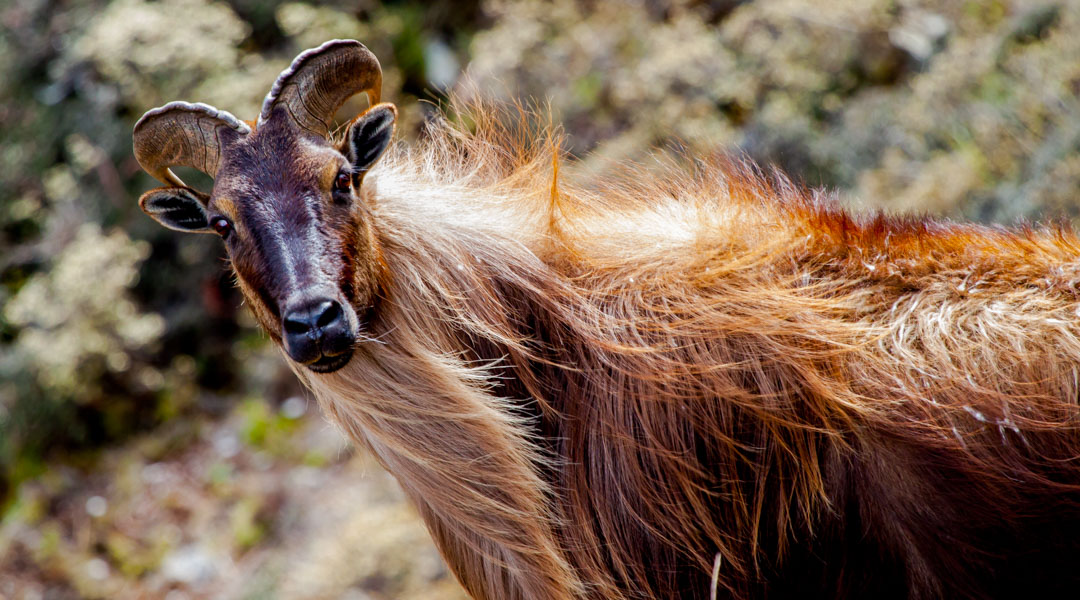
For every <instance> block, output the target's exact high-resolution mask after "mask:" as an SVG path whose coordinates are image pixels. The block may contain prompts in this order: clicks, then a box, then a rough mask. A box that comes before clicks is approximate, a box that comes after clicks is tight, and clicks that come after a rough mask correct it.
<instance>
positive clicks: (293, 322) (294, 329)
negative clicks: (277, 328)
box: [284, 313, 311, 335]
mask: <svg viewBox="0 0 1080 600" xmlns="http://www.w3.org/2000/svg"><path fill="white" fill-rule="evenodd" d="M306 317H307V315H305V314H297V313H290V314H288V315H286V316H285V323H284V327H285V333H288V334H290V335H300V334H304V333H307V332H308V331H310V330H311V325H310V322H309V321H308V319H307V318H306Z"/></svg>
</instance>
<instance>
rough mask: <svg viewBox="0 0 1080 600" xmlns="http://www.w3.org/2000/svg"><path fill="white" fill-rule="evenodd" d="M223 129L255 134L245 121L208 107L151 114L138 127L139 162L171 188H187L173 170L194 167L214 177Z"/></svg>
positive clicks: (169, 107) (170, 107) (171, 107)
mask: <svg viewBox="0 0 1080 600" xmlns="http://www.w3.org/2000/svg"><path fill="white" fill-rule="evenodd" d="M223 127H227V128H229V129H232V130H234V131H236V132H238V133H240V134H247V133H250V132H251V128H250V127H248V125H247V124H246V123H244V122H243V121H241V120H239V119H237V118H236V117H234V116H232V115H231V114H229V113H227V112H225V111H223V110H218V109H216V108H214V107H213V106H209V105H207V104H202V103H198V104H191V103H189V102H170V103H168V104H166V105H165V106H162V107H159V108H155V109H153V110H148V111H146V114H144V115H143V116H142V118H141V119H139V122H138V123H135V131H134V133H133V138H134V140H133V141H134V145H135V160H137V161H139V166H141V167H142V168H143V170H144V171H146V172H147V173H149V174H151V175H153V176H154V178H155V179H157V180H158V181H161V182H163V183H166V184H169V185H179V186H183V185H184V182H183V181H181V180H180V178H179V177H177V176H176V174H175V173H173V172H172V170H171V169H169V167H174V166H179V167H194V168H196V169H198V170H200V171H202V172H203V173H206V174H207V175H209V176H211V177H214V176H215V175H217V169H218V163H219V162H220V160H221V145H222V144H221V141H220V140H219V139H218V132H219V131H220V130H221V128H223ZM185 187H186V186H185Z"/></svg>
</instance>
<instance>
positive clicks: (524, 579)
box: [297, 104, 1080, 600]
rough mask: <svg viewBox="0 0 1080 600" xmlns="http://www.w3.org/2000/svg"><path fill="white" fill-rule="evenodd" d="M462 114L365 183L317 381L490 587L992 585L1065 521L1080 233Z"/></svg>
mask: <svg viewBox="0 0 1080 600" xmlns="http://www.w3.org/2000/svg"><path fill="white" fill-rule="evenodd" d="M451 110H452V112H455V113H456V116H457V118H456V119H455V121H454V122H451V121H449V120H446V119H441V120H436V121H433V122H431V123H430V124H429V125H428V126H427V128H426V130H425V132H424V135H423V136H422V139H421V141H420V142H419V143H418V144H417V145H416V146H413V147H407V146H405V145H403V144H398V145H397V146H395V147H393V148H392V149H391V150H390V151H388V152H387V155H386V156H384V158H383V159H382V160H381V162H380V164H379V165H377V166H376V167H375V169H373V170H372V172H371V174H370V175H369V178H368V179H367V180H366V181H365V191H364V193H365V194H366V195H367V200H368V203H369V205H370V206H371V208H370V211H371V215H370V217H371V219H372V221H373V223H374V226H375V230H376V232H377V233H376V235H377V236H378V244H379V248H380V252H381V256H380V258H379V261H380V264H381V266H382V269H383V271H384V273H383V289H382V290H381V291H380V294H379V296H378V300H377V303H376V305H375V306H374V307H373V310H372V313H373V315H374V317H373V318H372V320H371V322H370V323H369V324H368V325H367V329H366V331H365V332H364V335H365V336H366V339H365V341H364V342H363V343H362V344H361V345H360V347H359V348H358V349H357V354H356V356H355V357H354V359H353V360H352V362H351V363H350V364H349V365H348V366H347V367H346V368H344V369H342V370H341V371H339V372H337V373H334V374H331V375H326V376H314V375H312V374H310V373H308V372H307V371H306V370H304V369H299V368H298V369H297V374H298V375H299V376H300V377H301V378H302V379H304V380H306V382H307V384H308V385H309V386H310V387H311V388H312V389H313V390H314V391H315V393H316V395H317V397H318V398H319V400H320V402H321V404H322V405H323V407H324V408H325V410H326V411H327V412H328V414H329V415H330V416H331V418H332V419H333V420H334V421H335V422H337V423H338V424H339V425H340V426H341V427H342V428H344V429H345V430H346V431H347V432H348V433H349V434H350V435H351V436H352V437H353V438H354V439H358V440H361V441H363V442H364V443H366V444H367V445H368V446H370V447H371V448H372V449H373V450H374V452H375V453H376V454H377V455H378V456H379V457H380V459H381V460H382V461H383V462H384V463H385V465H386V466H387V468H388V469H389V470H390V471H391V472H392V473H394V474H395V475H396V476H397V477H398V479H399V480H400V481H401V483H402V485H403V486H404V488H405V489H406V491H407V492H408V493H409V494H410V496H411V497H412V498H413V500H414V501H415V502H416V503H417V505H418V507H419V510H420V511H421V513H422V514H423V515H424V517H425V520H426V521H427V522H428V524H429V527H430V528H431V530H432V533H433V535H434V537H435V538H436V541H437V543H438V544H439V545H440V547H441V549H442V551H443V553H444V555H446V556H447V558H448V560H449V561H450V564H451V567H452V568H453V569H454V571H455V573H456V574H457V575H458V577H459V579H461V581H462V582H463V584H464V585H465V586H466V588H467V589H468V590H469V592H470V593H472V594H473V595H474V596H475V597H477V598H490V599H504V598H523V599H525V598H528V599H536V600H540V599H545V600H546V599H553V598H583V597H589V598H610V599H616V600H618V599H630V598H679V597H684V596H687V597H689V596H693V597H702V596H704V595H705V594H706V593H707V592H708V590H709V589H710V588H712V587H714V586H715V587H716V588H718V589H719V590H721V591H726V592H727V593H729V594H730V595H731V596H733V597H761V596H765V595H772V596H777V597H783V596H785V595H794V594H796V593H799V591H800V590H806V589H810V590H814V589H821V586H822V585H826V584H827V585H828V586H831V587H828V588H826V589H830V590H832V591H833V594H832V595H833V597H845V596H849V595H850V596H862V595H864V594H865V593H866V592H867V590H869V589H878V588H876V587H868V586H873V585H878V583H877V582H879V581H883V582H885V583H883V584H881V585H882V586H885V585H886V584H888V585H893V586H895V590H902V591H906V593H901V592H897V591H893V592H890V593H895V594H898V595H900V596H906V597H922V598H933V597H984V596H983V594H984V593H985V594H987V595H996V594H1000V593H1004V592H1002V590H1005V591H1009V590H1011V589H1012V588H1010V587H1009V586H1010V585H1012V584H1013V583H1015V582H1014V580H1013V579H1010V576H1009V575H1007V574H1006V573H1004V572H1002V571H999V570H997V565H998V561H1000V560H1001V559H1002V556H999V555H996V554H994V553H995V552H1000V551H1002V549H1004V550H1009V549H1011V548H1015V547H1029V546H1037V545H1038V546H1040V547H1044V548H1050V547H1052V546H1055V544H1056V542H1047V541H1046V539H1042V541H1041V542H1040V541H1038V540H1039V539H1040V537H1039V536H1044V537H1045V536H1051V537H1052V536H1054V535H1063V534H1061V533H1060V532H1059V531H1058V530H1057V528H1058V527H1062V528H1065V530H1066V531H1070V532H1074V531H1076V529H1077V525H1076V523H1075V521H1076V519H1075V517H1073V518H1070V519H1068V520H1067V523H1064V524H1062V523H1058V524H1057V525H1055V523H1056V522H1057V520H1058V517H1059V516H1060V515H1061V514H1062V513H1063V512H1070V511H1071V513H1072V514H1075V513H1076V510H1077V498H1078V497H1080V488H1078V487H1077V486H1078V483H1080V477H1078V473H1080V471H1078V468H1077V466H1076V465H1075V464H1074V461H1075V459H1076V458H1077V456H1080V438H1078V435H1077V402H1076V399H1077V397H1078V393H1080V387H1078V383H1077V382H1078V373H1077V365H1080V330H1078V323H1080V319H1078V317H1080V300H1078V285H1080V272H1078V267H1077V261H1076V256H1077V255H1078V251H1080V245H1078V241H1077V238H1076V236H1075V235H1074V234H1073V233H1072V232H1071V231H1070V230H1068V229H1066V228H1061V227H1059V228H1045V229H1040V228H1026V229H1019V230H1006V229H1003V228H996V227H985V226H978V225H959V224H953V223H949V222H945V221H941V220H935V219H929V218H897V217H890V216H886V215H882V214H878V215H871V216H853V215H851V214H849V213H848V212H847V211H845V210H843V209H841V208H839V207H838V206H837V203H836V202H835V200H834V199H833V198H831V197H829V196H828V195H826V194H823V193H821V192H813V191H808V190H805V189H802V188H800V187H798V186H796V185H794V184H792V183H791V182H789V181H788V180H786V179H784V178H782V177H780V176H777V175H772V176H765V175H764V174H763V173H762V172H761V171H760V170H759V169H757V168H756V167H755V166H753V165H752V164H750V163H749V162H748V161H745V160H734V159H731V158H730V157H726V156H724V155H720V154H718V155H715V156H709V157H705V158H702V159H699V160H694V161H689V160H686V159H684V158H681V157H671V156H667V157H664V156H660V157H659V158H657V160H656V161H655V164H651V165H649V166H648V167H645V166H643V165H639V164H635V165H629V166H622V167H613V168H612V169H611V172H609V173H607V174H599V175H598V174H596V173H592V172H583V171H582V170H581V169H580V168H579V167H577V166H576V165H575V164H574V162H573V161H571V160H567V157H566V156H565V154H564V151H563V149H562V147H563V145H562V141H563V140H562V134H561V132H560V131H559V129H558V128H555V127H552V126H551V125H550V124H547V122H546V121H545V119H543V118H540V119H537V118H536V117H535V116H534V115H533V114H532V113H530V112H529V111H524V110H522V111H518V110H516V109H510V110H506V109H504V108H501V107H498V106H492V105H485V104H476V105H471V106H463V105H461V104H455V105H453V106H452V107H451ZM1074 539H1076V538H1075V536H1074ZM1069 544H1073V545H1075V542H1074V541H1072V540H1070V541H1068V542H1066V541H1062V542H1061V544H1060V545H1061V547H1062V548H1064V547H1066V546H1067V548H1068V551H1064V550H1063V551H1062V552H1061V554H1062V556H1059V557H1057V558H1056V559H1055V558H1047V557H1048V556H1051V554H1052V553H1051V554H1038V555H1037V556H1036V555H1032V557H1031V558H1025V557H1020V558H1016V557H1014V558H1013V560H1012V562H1011V563H1010V564H1012V565H1013V566H1012V567H1011V568H1013V569H1016V570H1017V572H1023V570H1024V569H1029V568H1030V569H1039V570H1045V569H1050V568H1052V567H1053V566H1054V564H1056V563H1053V561H1054V560H1058V561H1062V562H1065V561H1066V559H1068V558H1070V557H1073V556H1075V548H1074V547H1073V546H1072V545H1069ZM1069 552H1073V554H1070V553H1069ZM717 557H719V558H717ZM826 558H828V560H826ZM717 560H719V561H720V569H719V571H718V573H719V575H718V577H717V578H716V579H715V580H713V579H712V577H711V575H710V573H711V571H712V567H713V565H714V562H715V561H717ZM800 561H801V562H800ZM1036 563H1038V564H1037V565H1036ZM800 565H804V566H800ZM1062 568H1063V569H1067V568H1069V567H1065V566H1064V565H1062ZM1013 577H1015V575H1014V576H1013ZM1025 577H1027V576H1025ZM987 590H989V591H987Z"/></svg>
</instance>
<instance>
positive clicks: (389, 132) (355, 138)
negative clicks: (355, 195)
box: [341, 103, 397, 175]
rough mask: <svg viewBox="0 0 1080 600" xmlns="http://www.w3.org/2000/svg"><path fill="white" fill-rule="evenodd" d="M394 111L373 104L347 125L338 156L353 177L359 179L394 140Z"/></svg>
mask: <svg viewBox="0 0 1080 600" xmlns="http://www.w3.org/2000/svg"><path fill="white" fill-rule="evenodd" d="M396 121H397V107H395V106H394V105H393V104H389V103H383V104H376V105H375V106H372V107H371V108H369V109H367V111H365V112H364V114H362V115H360V116H359V117H356V118H355V119H353V122H352V123H349V131H348V132H347V133H346V134H345V142H344V143H343V144H342V148H341V153H342V154H344V155H345V157H346V158H348V159H349V162H350V163H351V164H352V168H353V173H356V174H357V175H363V174H364V173H365V172H366V171H367V170H368V169H370V168H371V166H372V165H374V164H375V161H377V160H379V157H380V156H382V153H383V151H385V150H386V147H387V146H389V145H390V140H392V139H393V138H394V123H395V122H396Z"/></svg>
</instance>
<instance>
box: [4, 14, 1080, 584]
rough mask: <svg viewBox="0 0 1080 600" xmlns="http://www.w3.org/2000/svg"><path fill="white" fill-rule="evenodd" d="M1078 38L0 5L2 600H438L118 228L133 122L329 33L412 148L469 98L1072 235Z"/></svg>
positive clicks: (255, 370) (361, 464) (273, 399)
mask: <svg viewBox="0 0 1080 600" xmlns="http://www.w3.org/2000/svg"><path fill="white" fill-rule="evenodd" d="M1078 29H1080V0H1058V1H1051V0H1034V1H1024V2H1021V1H1019V0H980V1H977V2H976V1H973V0H972V1H955V2H923V1H917V0H866V1H862V2H835V1H833V0H800V1H796V0H768V1H760V2H743V1H739V0H713V1H710V2H704V1H699V0H670V1H667V2H663V1H661V2H652V1H650V2H644V1H640V2H639V1H625V0H594V1H590V2H585V1H583V0H552V1H550V2H548V1H544V2H541V1H539V0H525V1H514V2H511V1H504V0H485V2H464V3H459V2H454V3H449V2H447V3H444V4H438V3H436V4H433V3H427V2H420V1H419V0H406V1H395V2H388V3H378V2H374V1H372V0H357V1H356V2H344V1H341V0H339V1H337V2H332V3H329V4H318V5H316V4H315V3H307V2H259V1H256V0H230V1H227V2H215V1H209V0H162V1H147V0H71V1H68V2H50V1H47V0H9V1H8V2H7V3H5V4H3V5H2V6H0V73H3V74H4V76H3V77H0V132H2V135H0V597H12V598H21V597H24V596H34V595H39V596H48V597H61V598H66V597H88V598H114V597H139V596H140V594H141V595H143V596H145V597H164V596H165V595H166V594H168V593H170V592H175V593H176V594H186V596H185V595H176V596H175V598H180V597H203V596H207V597H228V598H242V597H252V598H255V597H258V598H267V597H280V598H294V597H295V598H300V597H304V598H313V597H317V598H338V597H343V596H344V595H346V593H347V592H348V591H349V590H353V591H359V593H361V594H365V596H363V597H372V598H409V597H415V598H421V597H440V598H450V597H460V594H461V592H460V591H459V590H457V588H456V587H455V585H456V584H454V583H453V581H452V578H450V577H449V576H448V575H447V573H446V571H445V568H444V567H443V566H442V565H441V562H440V561H439V559H438V557H437V555H436V554H435V553H434V550H433V549H432V548H431V547H430V543H429V542H427V541H426V537H425V534H424V532H423V529H422V527H421V526H420V525H418V524H417V522H416V518H415V516H414V515H413V514H412V513H411V512H410V510H409V509H408V508H407V507H405V506H404V505H403V503H402V499H401V497H400V493H399V492H397V491H396V490H395V488H394V487H393V485H392V483H391V482H390V480H388V479H387V478H386V476H385V474H382V473H381V472H380V471H379V470H378V469H377V467H374V466H373V465H371V464H370V459H368V458H366V457H364V456H359V455H356V456H354V455H353V454H351V452H350V451H348V450H346V449H345V447H344V446H343V445H342V444H343V443H342V441H341V439H340V437H338V436H337V435H336V434H335V433H333V432H332V431H330V430H329V429H328V428H327V426H326V425H324V424H323V423H322V421H321V416H320V415H319V411H318V410H317V409H316V407H315V406H314V405H310V406H309V405H308V403H307V402H305V401H304V400H303V397H304V396H303V393H302V391H301V390H299V389H297V387H296V384H295V382H294V380H293V376H292V374H291V373H289V372H288V371H287V369H284V368H283V365H282V361H281V360H280V358H279V356H278V353H277V350H276V349H274V348H273V347H271V345H270V344H269V343H268V341H267V340H266V338H265V336H263V335H262V334H261V333H259V332H258V331H257V330H256V329H255V328H254V325H253V322H252V319H251V317H250V315H248V314H247V313H246V312H245V310H244V309H243V308H241V307H240V297H239V294H238V293H237V291H236V290H235V289H234V287H233V284H232V280H231V277H230V276H229V275H228V273H227V272H226V271H225V269H224V268H223V264H222V259H223V258H224V256H223V252H222V249H221V247H220V244H218V243H217V242H216V241H215V240H213V239H211V238H210V237H208V236H181V235H175V234H173V233H172V232H168V231H165V230H164V229H161V228H160V227H158V226H157V225H155V224H153V223H152V222H151V221H150V220H149V219H147V218H145V217H144V216H143V215H142V214H141V212H140V211H139V210H138V207H137V205H136V199H137V197H138V195H139V194H140V193H141V192H142V191H144V190H146V189H148V188H150V187H152V186H153V185H154V183H153V182H152V180H151V179H150V178H149V177H148V176H146V175H145V174H143V173H142V172H141V171H140V169H139V168H138V165H137V164H136V163H135V161H134V158H133V157H132V155H131V128H132V126H133V125H134V122H135V120H136V119H137V118H138V117H139V116H140V115H141V114H142V113H143V112H144V111H145V110H147V109H149V108H152V107H154V106H159V105H161V104H163V103H165V102H168V101H170V100H176V99H185V100H190V101H203V102H208V103H210V104H214V105H216V106H218V107H220V108H223V109H226V110H229V111H230V112H233V113H235V114H237V115H238V116H240V117H241V118H251V117H252V116H253V115H254V114H255V113H256V112H257V109H258V106H259V104H260V102H261V100H262V97H263V95H264V94H265V92H266V91H267V90H268V88H269V85H270V83H271V82H272V81H273V79H274V77H275V76H276V75H277V73H278V72H279V71H280V70H281V69H282V68H284V67H285V66H286V65H287V64H288V62H289V61H290V60H291V59H292V57H293V56H295V55H296V54H297V53H298V52H299V51H301V50H303V49H305V48H309V47H312V46H315V45H318V44H320V43H321V42H323V41H325V40H327V39H330V38H335V37H346V38H356V39H359V40H361V41H363V42H364V43H365V44H367V45H368V46H369V47H370V48H371V49H372V50H373V51H374V52H375V53H376V55H378V56H379V58H380V60H381V61H382V64H383V67H384V71H385V79H384V86H385V89H384V98H385V99H387V100H389V101H392V102H395V103H397V104H398V105H399V106H400V107H401V110H402V117H401V127H399V131H400V132H401V133H402V135H403V136H404V137H405V138H407V139H408V138H413V137H415V135H416V133H417V131H418V129H419V126H420V124H421V123H422V122H423V120H424V119H425V115H426V114H427V113H428V112H430V111H432V110H434V108H433V105H432V104H430V103H425V102H421V101H420V100H422V99H428V100H436V101H437V100H438V99H439V98H440V97H441V96H440V94H441V93H442V92H443V91H445V90H446V89H448V88H453V89H456V91H457V93H460V94H462V95H466V96H467V95H469V94H473V93H477V92H476V91H477V90H483V93H484V94H485V95H489V96H496V97H502V98H533V99H539V100H550V104H551V106H552V110H553V112H554V113H555V120H556V121H557V122H560V123H562V124H563V125H564V127H565V130H566V131H567V133H568V134H569V142H570V150H571V151H572V152H573V153H574V155H575V156H577V157H578V159H580V160H582V161H586V162H588V163H591V165H595V166H596V167H597V168H603V166H604V165H605V164H609V163H610V162H611V161H624V160H630V159H642V158H645V157H647V155H648V153H649V152H652V151H654V150H656V149H672V150H674V151H677V152H680V153H684V154H685V155H689V156H693V155H695V154H698V153H705V152H713V151H716V150H717V149H720V150H723V151H728V152H737V153H738V152H741V153H745V154H747V155H748V156H750V157H751V158H753V159H755V160H756V161H758V162H759V163H761V164H762V165H765V166H774V165H775V166H778V167H780V168H781V169H782V170H784V171H786V172H787V173H788V174H789V175H791V176H792V177H794V178H795V179H797V180H801V181H803V182H805V183H806V184H808V185H811V186H819V185H825V186H827V187H829V188H831V189H833V190H835V191H836V192H837V195H838V197H839V199H840V201H841V202H844V203H847V204H849V205H852V206H856V207H859V208H860V209H864V210H868V209H884V210H887V211H905V212H928V213H933V214H941V215H945V216H950V217H956V218H965V219H975V220H980V221H988V222H1001V223H1012V222H1015V221H1017V220H1020V219H1044V220H1049V219H1066V220H1073V219H1076V218H1077V217H1080V201H1078V200H1080V199H1078V190H1080V100H1078V97H1080V37H1078V36H1076V35H1075V34H1074V32H1075V31H1077V30H1078ZM462 71H464V73H466V74H467V76H466V77H464V78H462V79H461V80H458V77H459V75H460V74H461V72H462ZM362 106H363V104H362V102H360V103H358V104H355V105H350V106H347V107H346V108H345V109H343V111H342V114H344V113H345V112H346V111H353V112H355V111H356V110H357V109H358V108H359V107H362ZM185 178H186V179H189V180H192V181H195V182H199V183H201V185H202V186H204V187H205V186H207V185H208V184H209V182H208V181H207V180H206V178H200V177H196V176H190V177H189V176H188V175H187V174H185ZM368 471H370V472H371V476H370V477H366V478H365V477H364V473H365V472H368ZM455 594H457V596H455Z"/></svg>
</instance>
